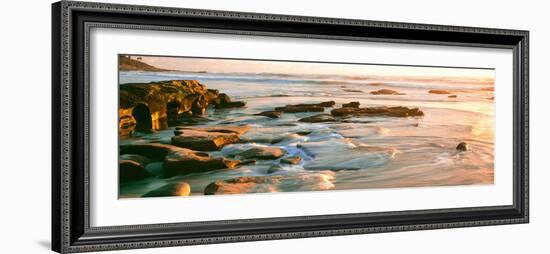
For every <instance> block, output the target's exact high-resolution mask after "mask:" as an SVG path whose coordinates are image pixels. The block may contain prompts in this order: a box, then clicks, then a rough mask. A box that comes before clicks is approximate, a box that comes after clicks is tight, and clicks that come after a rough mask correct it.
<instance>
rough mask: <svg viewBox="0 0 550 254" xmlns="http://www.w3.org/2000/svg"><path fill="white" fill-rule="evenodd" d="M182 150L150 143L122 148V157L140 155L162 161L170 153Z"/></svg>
mask: <svg viewBox="0 0 550 254" xmlns="http://www.w3.org/2000/svg"><path fill="white" fill-rule="evenodd" d="M179 149H180V148H179V147H177V146H173V145H167V144H160V143H148V144H135V145H127V146H122V147H121V148H120V154H121V155H120V156H121V157H122V156H127V154H128V155H140V156H144V157H147V158H149V159H151V160H153V161H162V160H164V157H166V155H168V153H170V152H172V151H177V150H179Z"/></svg>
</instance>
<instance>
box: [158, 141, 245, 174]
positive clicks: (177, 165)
mask: <svg viewBox="0 0 550 254" xmlns="http://www.w3.org/2000/svg"><path fill="white" fill-rule="evenodd" d="M239 163H240V161H238V160H230V159H226V158H222V157H218V158H214V157H211V156H210V155H209V154H207V153H203V152H196V151H193V150H190V149H186V148H180V149H179V150H175V151H172V152H170V153H169V154H168V155H167V156H166V158H165V159H164V177H172V176H176V175H186V174H191V173H200V172H207V171H212V170H218V169H232V168H235V167H237V166H238V165H239Z"/></svg>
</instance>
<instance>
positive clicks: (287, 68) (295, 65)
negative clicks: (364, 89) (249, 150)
mask: <svg viewBox="0 0 550 254" xmlns="http://www.w3.org/2000/svg"><path fill="white" fill-rule="evenodd" d="M132 58H134V59H135V58H137V56H132ZM141 58H142V59H141V61H143V62H145V63H147V64H150V65H153V66H155V67H158V68H163V69H169V70H178V71H190V72H212V73H277V74H307V75H309V74H313V75H315V74H329V75H330V74H332V75H348V76H400V77H462V78H475V79H493V78H494V70H493V69H473V68H442V67H419V66H398V65H374V64H336V63H311V62H284V61H261V60H233V59H215V58H190V57H157V56H155V57H153V56H141Z"/></svg>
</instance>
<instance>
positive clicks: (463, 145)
mask: <svg viewBox="0 0 550 254" xmlns="http://www.w3.org/2000/svg"><path fill="white" fill-rule="evenodd" d="M456 150H459V151H468V150H469V147H468V144H466V142H460V143H459V144H458V145H457V146H456Z"/></svg>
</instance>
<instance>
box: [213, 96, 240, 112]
mask: <svg viewBox="0 0 550 254" xmlns="http://www.w3.org/2000/svg"><path fill="white" fill-rule="evenodd" d="M245 105H246V103H245V102H244V101H231V98H230V97H229V95H227V94H225V93H220V94H219V95H218V97H217V99H216V100H215V103H214V108H216V109H224V108H240V107H244V106H245Z"/></svg>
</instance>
